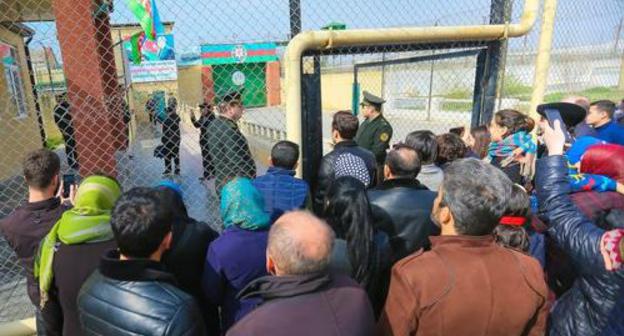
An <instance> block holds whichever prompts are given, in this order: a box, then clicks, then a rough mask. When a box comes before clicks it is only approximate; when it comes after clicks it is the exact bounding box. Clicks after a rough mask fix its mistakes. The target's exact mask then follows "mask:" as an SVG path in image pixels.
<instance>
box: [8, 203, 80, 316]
mask: <svg viewBox="0 0 624 336" xmlns="http://www.w3.org/2000/svg"><path fill="white" fill-rule="evenodd" d="M68 209H69V207H68V206H65V205H63V204H61V199H60V198H57V197H54V198H50V199H48V200H45V201H41V202H34V203H28V202H24V203H23V204H21V205H20V206H19V207H17V208H15V210H13V212H11V214H9V215H8V216H6V217H5V218H3V219H2V220H1V221H0V233H2V235H3V236H4V238H5V239H6V241H7V243H8V244H9V246H11V248H12V249H13V251H15V255H16V256H17V258H18V259H19V262H20V264H21V265H22V267H24V270H25V271H26V283H27V287H28V297H30V301H31V302H32V304H33V305H35V306H38V305H39V283H38V282H37V281H36V280H35V276H34V274H33V266H34V260H35V255H36V254H37V250H38V249H39V243H40V242H41V240H42V239H43V238H44V237H45V236H46V235H47V234H48V232H50V229H51V228H52V226H54V224H56V222H57V221H58V220H59V219H60V218H61V215H63V212H65V210H68ZM17 276H19V275H17ZM5 279H6V281H12V280H17V278H16V279H11V278H5Z"/></svg>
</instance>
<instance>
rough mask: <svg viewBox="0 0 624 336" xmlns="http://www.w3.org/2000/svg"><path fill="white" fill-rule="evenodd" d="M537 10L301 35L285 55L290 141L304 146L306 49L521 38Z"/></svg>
mask: <svg viewBox="0 0 624 336" xmlns="http://www.w3.org/2000/svg"><path fill="white" fill-rule="evenodd" d="M538 8H539V0H526V1H525V3H524V11H523V14H522V17H521V19H520V22H519V23H517V24H499V25H481V26H449V27H440V26H434V27H405V28H384V29H354V30H340V31H329V30H323V31H308V32H303V33H300V34H298V35H297V36H295V37H294V38H293V39H292V40H291V41H290V42H289V43H288V47H287V48H286V54H285V56H284V62H285V64H284V66H285V77H286V132H287V137H288V139H289V140H291V141H293V142H295V143H298V144H301V143H302V136H301V57H302V55H303V53H304V52H306V51H307V50H323V49H330V48H334V47H351V46H371V45H386V44H401V43H434V42H462V41H494V40H498V39H503V38H508V37H518V36H522V35H525V34H527V33H528V32H529V31H530V30H531V28H532V27H533V25H534V24H535V20H536V17H537V11H538ZM300 167H301V165H300ZM300 173H301V171H299V174H300Z"/></svg>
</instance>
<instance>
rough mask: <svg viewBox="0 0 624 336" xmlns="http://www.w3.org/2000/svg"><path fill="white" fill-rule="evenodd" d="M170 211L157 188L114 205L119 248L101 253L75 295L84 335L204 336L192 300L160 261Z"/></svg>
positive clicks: (166, 242)
mask: <svg viewBox="0 0 624 336" xmlns="http://www.w3.org/2000/svg"><path fill="white" fill-rule="evenodd" d="M172 222H173V214H172V211H171V210H170V208H169V207H167V206H163V204H162V202H161V200H160V198H159V195H158V191H157V190H155V189H151V188H134V189H132V190H130V191H128V192H127V193H125V194H124V195H123V196H122V197H121V198H120V199H119V200H118V201H117V204H116V205H115V208H114V209H113V214H112V217H111V226H112V227H113V233H114V235H115V240H116V242H117V245H118V247H119V250H118V251H117V250H113V251H110V252H109V253H107V254H106V255H105V256H104V257H103V258H102V260H101V263H100V267H99V269H98V270H96V271H95V272H94V273H93V275H91V277H90V278H89V280H87V282H86V283H85V284H84V286H83V287H82V289H81V291H80V295H79V296H78V307H79V312H80V313H79V315H80V321H81V326H82V331H83V334H84V335H205V327H204V322H203V320H202V317H201V313H200V311H199V308H198V307H197V304H196V303H195V300H194V299H193V298H192V297H191V296H190V295H189V294H187V293H185V292H184V291H182V290H180V289H178V288H177V287H176V286H175V278H174V276H173V275H172V274H171V273H168V272H167V271H166V270H165V269H164V267H163V265H162V264H161V263H160V259H161V256H162V254H163V253H164V252H165V251H166V250H167V249H168V248H169V247H170V245H171V240H172V235H171V223H172Z"/></svg>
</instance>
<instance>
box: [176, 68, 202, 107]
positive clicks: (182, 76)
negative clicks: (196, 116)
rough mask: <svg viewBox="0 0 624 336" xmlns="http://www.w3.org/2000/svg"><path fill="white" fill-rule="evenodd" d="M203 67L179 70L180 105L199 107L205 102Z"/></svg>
mask: <svg viewBox="0 0 624 336" xmlns="http://www.w3.org/2000/svg"><path fill="white" fill-rule="evenodd" d="M201 71H202V66H201V65H194V66H190V67H183V68H178V90H179V91H178V92H179V94H178V96H179V98H180V103H182V104H187V105H190V106H197V105H199V103H201V102H202V101H203V93H202V72H201Z"/></svg>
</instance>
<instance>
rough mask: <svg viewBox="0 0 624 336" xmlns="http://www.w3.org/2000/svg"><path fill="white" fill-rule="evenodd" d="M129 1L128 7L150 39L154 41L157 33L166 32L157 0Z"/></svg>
mask: <svg viewBox="0 0 624 336" xmlns="http://www.w3.org/2000/svg"><path fill="white" fill-rule="evenodd" d="M127 2H128V8H130V11H131V12H132V14H134V16H136V18H137V20H139V24H140V25H141V28H143V31H144V32H145V37H146V38H147V39H148V40H151V41H154V40H155V39H156V36H157V35H159V34H164V33H165V29H164V27H163V24H162V22H161V21H160V13H159V12H158V7H156V0H127Z"/></svg>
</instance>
